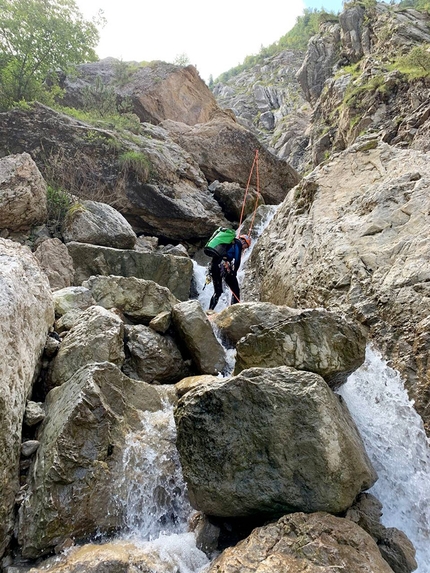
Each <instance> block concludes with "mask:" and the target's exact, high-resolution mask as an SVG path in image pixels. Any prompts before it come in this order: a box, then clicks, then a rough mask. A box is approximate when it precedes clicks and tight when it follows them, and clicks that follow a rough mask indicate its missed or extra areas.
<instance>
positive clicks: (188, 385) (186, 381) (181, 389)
mask: <svg viewBox="0 0 430 573" xmlns="http://www.w3.org/2000/svg"><path fill="white" fill-rule="evenodd" d="M217 379H218V377H217V376H212V375H210V374H202V375H200V376H187V377H186V378H183V379H182V380H181V381H180V382H178V383H177V384H175V390H176V393H177V395H178V396H179V398H180V397H181V396H183V395H184V394H186V393H187V392H189V391H190V390H193V388H198V387H201V386H204V384H210V383H212V382H215V381H216V380H217Z"/></svg>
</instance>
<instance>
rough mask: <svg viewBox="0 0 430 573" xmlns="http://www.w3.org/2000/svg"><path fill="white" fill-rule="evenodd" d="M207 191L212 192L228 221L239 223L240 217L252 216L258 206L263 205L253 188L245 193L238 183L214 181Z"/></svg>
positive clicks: (244, 189)
mask: <svg viewBox="0 0 430 573" xmlns="http://www.w3.org/2000/svg"><path fill="white" fill-rule="evenodd" d="M209 190H210V191H212V193H213V195H214V197H215V199H216V200H217V201H218V203H219V204H220V206H221V208H222V210H223V213H224V214H225V216H226V218H227V219H228V220H229V221H240V217H241V215H242V216H243V217H247V216H248V215H252V213H254V210H255V209H256V207H257V206H258V205H263V204H264V200H263V198H262V197H261V195H258V194H257V191H256V190H255V189H254V188H252V187H249V188H248V191H246V188H243V187H241V186H240V185H239V184H238V183H228V182H226V183H220V182H219V181H214V182H213V183H212V184H211V185H210V186H209ZM244 202H245V204H244ZM242 209H243V212H242Z"/></svg>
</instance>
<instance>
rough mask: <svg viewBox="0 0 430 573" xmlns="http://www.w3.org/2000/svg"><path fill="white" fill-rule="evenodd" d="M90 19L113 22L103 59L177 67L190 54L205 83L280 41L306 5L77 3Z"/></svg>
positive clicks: (179, 0)
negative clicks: (179, 59)
mask: <svg viewBox="0 0 430 573" xmlns="http://www.w3.org/2000/svg"><path fill="white" fill-rule="evenodd" d="M76 4H77V5H78V7H79V9H80V11H81V12H82V14H83V15H84V16H85V18H86V19H91V18H92V17H93V16H94V15H96V13H97V11H98V10H99V9H100V8H101V9H102V10H103V12H104V15H105V18H106V20H107V24H106V26H105V27H104V28H103V29H102V30H101V34H100V37H101V39H100V43H99V46H98V48H97V54H98V56H99V57H100V58H106V57H108V56H112V57H114V58H118V59H122V60H124V61H133V60H135V61H148V62H149V61H152V60H164V61H166V62H173V61H174V60H175V58H176V57H177V56H179V55H181V54H186V55H187V56H188V59H189V61H190V63H191V64H193V65H195V66H196V68H197V69H198V71H199V74H200V76H201V77H202V79H203V80H205V81H208V79H209V76H210V75H211V74H212V76H213V78H214V79H215V78H216V77H217V76H219V75H220V74H221V73H223V72H226V71H227V70H229V69H230V68H233V67H234V66H237V65H238V64H241V63H242V62H243V60H244V58H245V57H246V56H248V55H253V54H257V53H258V52H259V51H260V48H261V46H262V45H263V46H268V45H270V44H272V43H273V42H276V41H277V40H279V38H280V37H281V36H283V35H284V34H285V33H286V32H288V30H290V29H291V28H292V27H293V26H294V24H295V22H296V18H297V16H299V15H300V14H302V12H303V9H304V7H305V4H304V1H303V0H271V1H270V2H269V3H268V4H264V3H254V2H252V1H251V0H247V1H245V0H236V1H235V0H215V1H214V2H211V3H205V2H202V1H201V0H200V1H198V0H176V1H175V0H149V1H146V2H145V1H140V2H139V0H137V1H136V0H76Z"/></svg>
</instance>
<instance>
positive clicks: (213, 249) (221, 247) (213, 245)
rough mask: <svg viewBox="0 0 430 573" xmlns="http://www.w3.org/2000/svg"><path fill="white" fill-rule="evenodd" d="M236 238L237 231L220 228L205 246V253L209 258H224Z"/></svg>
mask: <svg viewBox="0 0 430 573" xmlns="http://www.w3.org/2000/svg"><path fill="white" fill-rule="evenodd" d="M235 238H236V231H233V230H232V229H226V228H225V227H218V229H217V230H216V231H215V232H214V234H213V235H212V237H211V238H210V239H209V241H208V242H207V243H206V245H205V246H204V249H203V251H204V253H205V255H207V256H208V257H223V256H224V255H225V254H226V252H227V250H228V248H229V246H230V245H231V243H232V242H233V241H234V239H235Z"/></svg>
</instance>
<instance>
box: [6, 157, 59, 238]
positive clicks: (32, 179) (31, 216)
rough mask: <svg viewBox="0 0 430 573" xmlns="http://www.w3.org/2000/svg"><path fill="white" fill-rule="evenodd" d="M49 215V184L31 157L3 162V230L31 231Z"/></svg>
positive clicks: (8, 159)
mask: <svg viewBox="0 0 430 573" xmlns="http://www.w3.org/2000/svg"><path fill="white" fill-rule="evenodd" d="M47 215H48V211H47V203H46V183H45V181H44V179H43V177H42V175H41V173H40V171H39V169H38V168H37V165H36V164H35V162H34V161H33V159H32V158H31V156H30V155H29V154H28V153H21V154H19V155H9V156H7V157H3V158H2V159H0V230H1V229H9V230H10V231H28V230H29V229H31V227H33V226H34V225H36V224H38V223H44V222H45V221H46V218H47Z"/></svg>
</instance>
